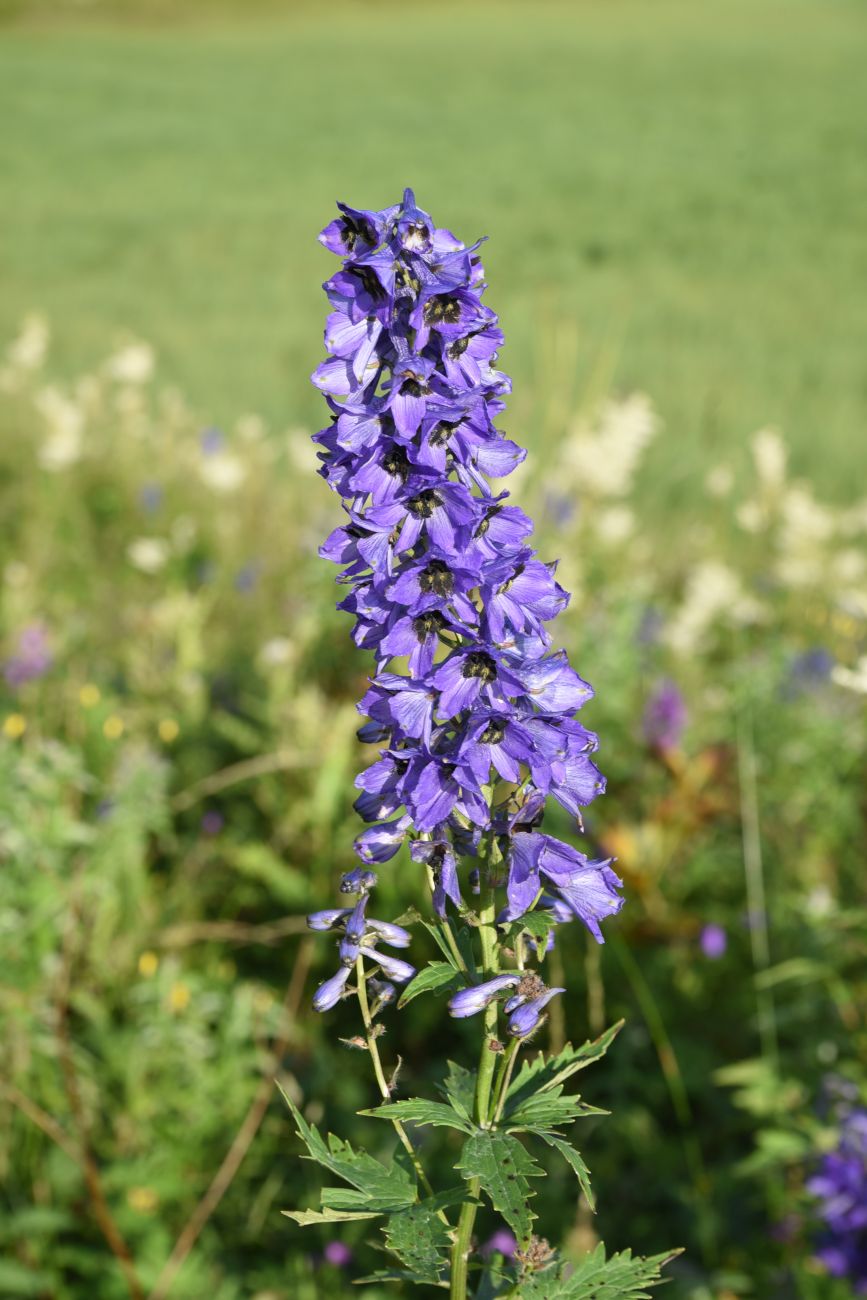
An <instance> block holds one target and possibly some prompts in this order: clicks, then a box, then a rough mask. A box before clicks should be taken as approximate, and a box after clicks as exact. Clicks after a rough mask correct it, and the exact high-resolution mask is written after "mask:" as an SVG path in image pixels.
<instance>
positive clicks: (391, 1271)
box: [354, 1268, 449, 1291]
mask: <svg viewBox="0 0 867 1300" xmlns="http://www.w3.org/2000/svg"><path fill="white" fill-rule="evenodd" d="M354 1281H355V1285H356V1286H364V1285H366V1284H367V1283H368V1282H418V1283H424V1284H425V1285H426V1286H438V1287H441V1288H442V1290H443V1291H448V1289H449V1284H448V1282H431V1281H430V1280H429V1279H428V1278H426V1277H425V1276H424V1275H423V1274H421V1273H411V1272H410V1271H409V1269H406V1268H381V1269H379V1270H378V1271H377V1272H376V1273H368V1275H367V1277H357V1278H355V1279H354Z"/></svg>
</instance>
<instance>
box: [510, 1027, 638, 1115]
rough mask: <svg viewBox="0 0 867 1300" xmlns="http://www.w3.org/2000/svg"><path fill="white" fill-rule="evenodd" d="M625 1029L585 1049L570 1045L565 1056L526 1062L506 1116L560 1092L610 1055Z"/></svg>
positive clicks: (608, 1031)
mask: <svg viewBox="0 0 867 1300" xmlns="http://www.w3.org/2000/svg"><path fill="white" fill-rule="evenodd" d="M622 1027H623V1021H622V1020H619V1021H618V1022H617V1024H616V1025H612V1026H611V1028H610V1029H606V1031H605V1033H604V1034H601V1035H600V1036H599V1038H596V1039H594V1040H593V1041H592V1042H591V1041H590V1040H588V1041H587V1042H586V1043H583V1044H582V1046H581V1047H573V1046H572V1044H571V1043H567V1044H566V1046H565V1047H564V1048H563V1050H562V1051H561V1052H558V1053H557V1054H556V1056H551V1057H549V1058H548V1059H547V1060H546V1059H545V1058H544V1057H543V1056H542V1054H541V1052H540V1053H539V1055H538V1056H537V1057H535V1059H534V1060H532V1061H525V1062H524V1064H523V1065H522V1067H521V1069H520V1071H519V1073H518V1074H517V1075H516V1077H515V1078H514V1079H513V1080H512V1083H511V1085H510V1087H509V1091H508V1094H507V1097H508V1100H507V1103H506V1112H505V1113H506V1116H509V1115H511V1114H513V1113H514V1111H515V1110H516V1109H517V1107H518V1106H520V1105H521V1104H522V1103H523V1102H524V1101H525V1100H526V1099H527V1098H528V1097H532V1096H533V1095H534V1094H535V1093H539V1092H548V1091H550V1090H551V1089H552V1088H557V1087H558V1085H562V1084H563V1083H565V1081H566V1080H567V1079H569V1078H571V1077H572V1075H573V1074H577V1073H578V1071H579V1070H583V1069H585V1068H586V1067H587V1066H588V1065H592V1063H593V1062H594V1061H598V1060H599V1059H600V1057H602V1056H604V1055H605V1053H606V1052H607V1051H608V1048H609V1047H610V1046H611V1044H612V1043H613V1042H614V1039H615V1038H616V1037H617V1035H618V1033H619V1032H620V1030H621V1029H622Z"/></svg>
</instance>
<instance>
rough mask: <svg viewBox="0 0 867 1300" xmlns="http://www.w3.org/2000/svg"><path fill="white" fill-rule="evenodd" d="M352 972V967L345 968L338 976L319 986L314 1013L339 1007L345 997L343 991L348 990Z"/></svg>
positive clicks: (315, 996)
mask: <svg viewBox="0 0 867 1300" xmlns="http://www.w3.org/2000/svg"><path fill="white" fill-rule="evenodd" d="M350 970H351V967H350V966H343V967H342V968H341V969H340V970H339V971H338V972H337V974H336V975H332V976H331V979H328V980H326V981H325V983H324V984H320V985H319V988H318V989H317V990H316V992H315V993H314V995H313V1010H314V1011H330V1010H331V1008H332V1007H336V1006H337V1003H338V1002H339V1001H340V999H341V998H342V997H343V990H344V989H345V988H346V981H347V980H348V979H349V972H350Z"/></svg>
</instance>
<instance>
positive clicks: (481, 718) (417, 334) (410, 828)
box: [313, 189, 679, 1005]
mask: <svg viewBox="0 0 867 1300" xmlns="http://www.w3.org/2000/svg"><path fill="white" fill-rule="evenodd" d="M320 239H321V242H322V244H323V245H324V246H325V247H326V248H328V249H329V250H330V251H331V252H332V253H334V254H335V255H336V256H337V257H339V258H340V259H341V263H340V267H339V269H338V270H337V271H336V272H335V274H334V275H332V276H331V277H330V279H329V280H328V281H327V282H326V284H325V286H324V288H325V293H326V296H327V298H328V303H329V308H330V313H329V315H328V319H327V322H326V327H325V346H326V349H327V355H326V357H325V359H324V360H323V361H322V362H321V364H320V365H319V366H318V367H317V368H316V371H315V373H314V375H313V383H314V385H315V386H316V387H317V388H318V389H319V390H320V392H322V393H323V395H324V398H325V401H326V403H327V405H328V412H329V417H330V419H329V422H328V424H327V425H326V426H325V427H324V428H322V429H321V430H320V431H319V432H318V433H317V434H316V435H315V436H314V442H315V444H316V446H317V449H318V455H319V460H320V463H321V468H320V474H321V475H322V477H323V478H324V479H325V480H326V482H327V483H328V485H329V487H330V488H331V489H332V490H333V491H334V492H335V493H336V494H337V496H338V497H339V498H340V499H341V501H342V504H343V509H344V512H345V515H344V519H343V521H342V522H341V523H340V524H338V526H337V527H335V528H334V529H333V531H332V532H331V534H330V536H329V537H328V538H327V540H326V541H325V543H324V544H323V546H322V547H321V548H320V554H321V555H323V556H324V557H325V558H327V559H330V560H332V561H333V562H334V563H336V564H338V565H339V566H340V574H339V581H340V583H341V586H342V590H343V593H344V595H343V599H342V600H341V601H340V605H339V608H341V609H343V610H345V611H346V612H347V613H349V614H351V615H352V617H353V620H354V627H353V633H352V635H353V638H354V640H355V642H356V644H357V645H358V646H359V647H361V648H363V649H365V650H366V651H368V652H369V653H370V654H371V655H372V656H373V659H374V664H375V668H374V672H373V674H372V676H371V679H370V684H369V687H368V689H367V691H366V693H365V695H364V697H363V699H362V700H361V701H360V703H359V705H358V708H359V711H360V712H361V713H363V714H364V715H365V716H366V718H367V719H368V721H367V722H366V723H365V724H364V725H363V726H362V728H361V730H360V731H359V737H360V739H362V740H364V741H369V742H371V743H374V744H379V745H381V746H382V748H381V749H380V753H379V758H378V760H377V761H376V762H374V763H373V764H371V765H370V766H369V767H368V768H366V769H365V771H364V772H363V773H362V774H361V775H360V776H359V778H358V780H357V781H356V785H357V786H358V788H359V790H360V793H359V796H358V798H357V799H356V802H355V809H356V811H357V812H358V813H359V815H360V817H361V818H362V820H363V821H365V822H366V823H368V825H367V827H366V829H364V830H363V831H362V832H361V834H360V835H358V837H357V838H356V840H355V851H356V853H357V855H358V857H359V858H360V859H361V861H362V862H363V863H364V864H366V865H367V864H373V863H385V862H388V861H390V860H391V859H392V858H394V857H396V855H397V854H398V853H399V851H400V850H401V848H402V846H403V844H404V842H405V841H407V840H408V841H409V850H410V858H411V859H412V860H413V861H415V862H417V863H421V864H424V865H425V867H426V869H427V871H428V872H429V880H430V884H431V889H432V893H433V905H434V909H435V911H436V913H437V915H438V916H440V917H441V918H444V917H445V916H446V913H447V908H448V905H449V903H451V904H452V905H453V907H455V908H457V909H458V910H460V909H462V907H463V901H462V890H461V880H460V878H459V867H458V862H459V859H461V858H462V857H465V856H471V857H472V856H482V855H483V856H484V857H485V858H486V859H487V858H488V856H489V853H490V848H491V845H492V842H494V841H496V842H497V848H498V849H499V855H498V860H499V859H500V858H501V859H502V861H503V862H504V863H505V864H506V871H507V873H508V878H507V882H506V883H507V895H508V906H507V909H506V911H505V912H504V913H503V916H502V918H501V919H502V920H505V921H512V920H517V919H518V918H520V917H521V916H523V915H524V914H525V913H526V912H528V911H530V910H532V909H534V908H535V907H537V906H540V905H541V906H543V907H544V906H548V907H549V908H550V907H551V904H550V903H548V904H544V903H542V902H541V900H542V898H543V891H544V896H545V897H546V898H552V897H553V898H554V899H555V900H556V903H555V906H556V909H557V913H556V917H555V919H557V920H560V919H565V916H564V913H565V915H568V916H574V917H577V918H578V919H580V920H581V921H582V922H583V923H584V925H585V926H586V927H587V928H588V930H589V931H590V932H591V933H592V934H593V935H594V937H595V938H596V939H597V940H598V941H600V942H601V940H602V934H601V929H600V926H601V923H602V922H603V921H604V920H605V919H606V918H607V917H609V916H613V915H614V914H615V913H616V912H617V911H618V910H619V908H620V907H621V905H622V898H621V896H620V894H619V892H618V891H619V889H620V881H619V880H618V878H617V876H616V875H615V873H614V871H613V870H612V869H611V863H610V862H609V861H596V862H594V861H590V860H589V859H588V858H587V857H585V856H584V855H582V854H580V853H577V852H576V851H575V850H574V849H572V848H571V847H570V846H569V845H568V844H564V843H561V842H560V841H558V840H555V839H553V838H552V837H551V836H548V835H545V834H543V833H542V832H541V830H540V829H539V828H540V826H541V823H542V819H543V816H544V813H545V804H546V801H547V800H548V799H549V798H551V799H554V800H556V801H557V802H558V803H559V804H560V805H561V807H562V808H564V809H565V810H566V812H567V813H568V814H569V815H570V816H571V817H573V818H574V819H575V821H576V823H577V824H578V826H579V827H580V826H581V815H582V810H583V809H584V808H585V807H586V806H587V805H588V804H590V803H591V802H592V801H593V800H594V799H596V798H597V797H598V796H599V795H600V794H601V793H602V792H603V790H604V788H605V778H604V777H603V776H602V774H601V772H600V771H599V769H598V767H597V766H596V761H595V751H596V748H597V739H596V737H595V736H594V735H593V733H592V732H590V731H588V730H587V728H585V727H583V726H582V725H581V724H580V723H579V722H578V721H577V720H576V717H575V714H576V713H577V711H578V710H579V709H580V708H581V707H582V706H583V705H584V704H585V703H586V702H587V700H589V699H590V698H591V697H592V695H593V690H592V688H591V687H590V686H589V685H588V683H587V682H585V681H584V680H583V679H582V678H581V677H580V676H579V675H578V673H577V672H576V671H575V670H574V668H572V666H571V665H570V663H569V661H568V659H567V657H566V654H565V652H564V651H562V650H557V649H555V648H554V646H553V645H552V638H551V633H550V624H551V622H552V620H553V619H555V618H556V617H557V615H558V614H560V613H561V612H562V611H563V610H564V609H565V607H566V605H567V603H568V600H569V596H568V593H567V592H566V591H565V590H564V589H563V588H562V587H561V586H560V584H559V583H558V582H557V579H556V564H554V563H548V562H545V561H544V560H543V559H542V558H541V557H540V556H539V555H538V554H537V553H536V552H535V551H534V550H533V549H532V547H531V546H530V544H529V538H530V536H531V534H532V531H533V523H532V520H531V519H529V518H528V516H527V515H526V514H525V513H524V512H523V511H522V510H521V509H520V508H519V507H518V506H515V505H513V504H511V503H510V501H509V495H508V493H507V492H505V491H502V490H501V489H500V483H501V481H502V480H504V479H505V478H507V477H508V475H509V474H510V473H511V472H512V471H513V470H514V469H515V468H516V467H517V466H518V465H519V464H520V463H521V462H522V460H523V459H524V456H525V452H524V450H523V449H522V448H521V447H519V446H518V445H517V443H515V442H513V441H512V440H511V439H510V438H508V437H506V436H505V435H504V433H503V431H502V430H501V429H500V428H498V425H497V421H498V417H499V416H500V415H501V413H502V412H503V410H504V408H505V398H506V396H507V395H508V393H509V392H510V389H511V384H510V381H509V378H508V376H507V375H505V374H504V373H503V372H502V371H501V370H499V369H498V367H497V361H498V353H499V349H500V348H501V346H502V344H503V341H504V340H503V334H502V331H501V330H500V328H499V324H498V320H497V316H496V314H495V313H494V311H493V310H492V309H491V308H490V307H489V306H488V305H487V304H486V303H485V302H484V301H483V298H484V294H485V290H486V285H485V272H484V268H483V266H482V262H481V257H480V254H479V247H480V242H481V241H480V242H479V243H475V244H470V245H467V244H465V243H464V242H463V241H462V240H460V239H458V238H457V237H456V236H455V235H454V234H452V232H451V231H450V230H448V229H446V228H445V227H441V226H438V225H437V224H436V222H435V221H434V219H433V217H432V216H431V215H430V213H428V212H427V211H425V210H424V209H423V208H421V207H419V205H418V203H417V202H416V198H415V195H414V194H413V192H412V190H410V189H407V190H405V191H404V194H403V198H402V200H401V202H400V203H397V204H394V205H392V206H390V207H386V208H382V209H380V210H377V211H374V210H372V209H366V208H356V207H351V206H349V205H348V204H344V203H341V204H339V205H338V215H337V217H336V218H335V220H334V221H332V222H330V223H329V225H328V226H326V228H325V230H324V231H323V232H322V234H321V236H320ZM678 698H679V697H678ZM669 703H670V702H669ZM670 713H671V709H669V714H670ZM666 716H667V717H668V715H666ZM669 721H671V719H670V718H669ZM675 721H676V719H675ZM666 734H667V737H668V738H670V735H671V732H670V731H669V733H666ZM467 883H468V884H469V885H470V888H471V889H472V890H475V884H474V883H473V879H472V877H470V879H468V880H467ZM383 937H385V936H383ZM459 1005H460V1003H459Z"/></svg>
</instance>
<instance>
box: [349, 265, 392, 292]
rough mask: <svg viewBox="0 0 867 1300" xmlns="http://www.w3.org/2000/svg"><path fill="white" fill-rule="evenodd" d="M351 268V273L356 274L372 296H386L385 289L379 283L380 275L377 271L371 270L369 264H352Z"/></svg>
mask: <svg viewBox="0 0 867 1300" xmlns="http://www.w3.org/2000/svg"><path fill="white" fill-rule="evenodd" d="M349 270H350V274H352V275H354V276H356V277H357V278H358V279H359V280H360V281H361V283H362V284H363V286H364V288H365V289H366V290H367V292H368V293H369V294H370V296H371V298H384V297H385V290H384V289H383V287H382V285H381V284H380V283H379V276H378V275H377V274H376V272H375V271H371V269H370V267H369V266H352V267H350V268H349Z"/></svg>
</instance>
